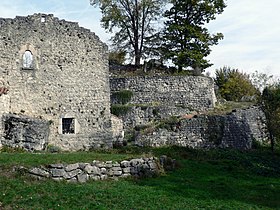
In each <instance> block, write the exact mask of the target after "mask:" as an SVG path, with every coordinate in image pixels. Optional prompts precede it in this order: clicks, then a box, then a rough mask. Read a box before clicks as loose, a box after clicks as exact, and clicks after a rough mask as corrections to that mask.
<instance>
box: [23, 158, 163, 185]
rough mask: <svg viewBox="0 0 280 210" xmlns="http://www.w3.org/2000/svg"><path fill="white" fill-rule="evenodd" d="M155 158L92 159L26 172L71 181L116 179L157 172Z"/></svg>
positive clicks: (157, 164) (157, 162)
mask: <svg viewBox="0 0 280 210" xmlns="http://www.w3.org/2000/svg"><path fill="white" fill-rule="evenodd" d="M159 169H160V168H159V161H158V160H157V158H154V157H151V158H138V159H132V160H130V161H127V160H124V161H121V162H120V163H118V162H113V161H106V162H101V161H93V162H92V163H74V164H51V165H49V166H47V167H35V168H32V169H29V170H28V173H29V174H31V175H32V176H34V177H35V178H38V179H42V178H51V179H54V180H57V181H59V180H67V181H71V182H81V183H83V182H86V181H88V180H106V179H109V178H111V179H117V178H120V177H123V178H125V177H129V176H133V177H143V176H153V175H155V174H157V173H159Z"/></svg>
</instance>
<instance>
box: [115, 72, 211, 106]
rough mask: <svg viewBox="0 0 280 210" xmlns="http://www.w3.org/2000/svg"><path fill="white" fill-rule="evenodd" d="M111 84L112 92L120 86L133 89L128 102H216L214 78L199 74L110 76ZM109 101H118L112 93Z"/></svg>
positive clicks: (177, 103)
mask: <svg viewBox="0 0 280 210" xmlns="http://www.w3.org/2000/svg"><path fill="white" fill-rule="evenodd" d="M110 87H111V96H112V93H114V92H116V91H120V90H130V91H132V92H133V97H132V99H131V101H130V102H129V103H130V104H152V103H159V104H164V105H166V106H168V105H173V106H174V105H178V106H184V107H186V108H191V109H196V110H205V109H208V108H213V107H214V106H215V102H216V97H215V93H214V82H213V80H212V79H211V78H208V77H202V76H154V77H131V78H111V79H110ZM111 103H117V101H115V99H114V98H112V97H111Z"/></svg>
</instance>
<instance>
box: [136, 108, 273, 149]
mask: <svg viewBox="0 0 280 210" xmlns="http://www.w3.org/2000/svg"><path fill="white" fill-rule="evenodd" d="M268 139H269V138H268V132H267V126H266V118H265V115H264V113H263V111H262V110H261V109H260V107H258V106H252V107H249V108H248V109H238V110H234V111H233V112H232V113H230V114H226V115H198V116H193V117H191V118H185V119H182V120H181V121H179V122H178V123H176V124H173V125H172V127H171V128H170V129H165V128H158V129H150V130H149V132H145V131H142V132H139V133H138V135H137V137H136V144H137V145H140V146H153V147H159V146H166V145H178V146H185V147H192V148H215V147H221V148H227V147H230V148H237V149H251V148H252V145H253V143H256V142H258V143H260V144H266V143H268Z"/></svg>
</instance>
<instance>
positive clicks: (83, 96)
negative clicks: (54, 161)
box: [0, 14, 112, 150]
mask: <svg viewBox="0 0 280 210" xmlns="http://www.w3.org/2000/svg"><path fill="white" fill-rule="evenodd" d="M0 50H1V54H0V85H1V86H4V87H6V88H8V89H9V92H8V94H6V95H2V96H0V107H1V110H0V117H2V116H3V114H6V113H14V114H17V115H24V116H26V117H31V118H35V119H37V118H39V119H44V120H46V121H48V122H49V123H50V135H49V140H48V141H49V142H48V143H49V144H53V145H57V146H59V147H61V148H62V149H66V150H72V149H74V150H78V149H88V148H90V147H95V146H97V147H98V146H102V145H104V146H109V147H110V146H111V145H112V142H111V141H112V138H111V120H110V89H109V73H108V71H109V70H108V59H107V57H108V55H107V47H106V46H105V44H103V43H102V42H101V41H100V40H99V38H98V37H97V36H96V35H95V34H94V33H92V32H90V30H88V29H84V28H82V27H79V25H78V24H77V23H74V22H68V21H65V20H59V19H58V18H56V17H53V15H44V14H34V15H31V16H27V17H16V18H15V19H3V18H1V19H0ZM26 51H30V52H31V53H32V55H33V61H32V68H23V67H24V66H23V55H24V53H25V52H26ZM62 118H75V134H61V133H62V131H61V124H62V122H61V119H62ZM1 127H2V129H1ZM1 127H0V137H1V136H2V138H3V132H4V131H3V130H4V125H3V122H2V124H1Z"/></svg>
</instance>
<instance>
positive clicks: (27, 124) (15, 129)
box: [2, 114, 49, 151]
mask: <svg viewBox="0 0 280 210" xmlns="http://www.w3.org/2000/svg"><path fill="white" fill-rule="evenodd" d="M3 123H4V133H3V134H4V135H3V136H4V138H3V140H2V144H3V145H6V146H10V147H21V148H26V149H28V150H30V151H32V150H44V149H45V148H46V146H47V143H48V137H49V122H47V121H45V120H41V119H32V118H29V117H26V116H18V115H13V114H7V115H4V116H3Z"/></svg>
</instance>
